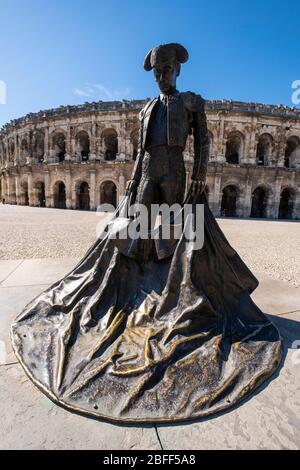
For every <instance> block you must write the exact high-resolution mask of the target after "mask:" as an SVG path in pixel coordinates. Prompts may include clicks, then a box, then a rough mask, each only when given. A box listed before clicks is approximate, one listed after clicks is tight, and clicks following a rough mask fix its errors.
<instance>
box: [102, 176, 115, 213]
mask: <svg viewBox="0 0 300 470" xmlns="http://www.w3.org/2000/svg"><path fill="white" fill-rule="evenodd" d="M100 204H111V205H112V206H114V207H115V208H116V206H117V185H116V184H115V183H114V182H113V181H111V180H105V181H102V183H101V184H100Z"/></svg>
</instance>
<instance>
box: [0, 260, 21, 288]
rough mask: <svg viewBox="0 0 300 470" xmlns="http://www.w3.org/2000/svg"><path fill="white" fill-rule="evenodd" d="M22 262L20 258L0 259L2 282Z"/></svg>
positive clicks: (0, 279)
mask: <svg viewBox="0 0 300 470" xmlns="http://www.w3.org/2000/svg"><path fill="white" fill-rule="evenodd" d="M21 263H22V260H20V259H13V260H0V284H1V283H2V282H3V281H4V280H5V279H6V278H7V277H8V276H9V275H10V274H11V273H12V272H13V271H14V270H15V269H16V268H17V267H18V266H19V265H20V264H21Z"/></svg>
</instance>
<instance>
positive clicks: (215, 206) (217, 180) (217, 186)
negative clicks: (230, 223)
mask: <svg viewBox="0 0 300 470" xmlns="http://www.w3.org/2000/svg"><path fill="white" fill-rule="evenodd" d="M221 178H222V175H221V173H216V174H215V177H214V186H213V193H212V195H211V198H210V201H211V202H210V208H211V211H212V213H213V214H214V216H215V217H219V216H220V210H221V207H220V200H221V194H220V191H221Z"/></svg>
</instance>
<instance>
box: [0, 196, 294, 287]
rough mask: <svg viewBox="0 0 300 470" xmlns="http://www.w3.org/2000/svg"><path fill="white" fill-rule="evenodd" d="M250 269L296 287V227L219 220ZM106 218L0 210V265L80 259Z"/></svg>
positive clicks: (30, 209)
mask: <svg viewBox="0 0 300 470" xmlns="http://www.w3.org/2000/svg"><path fill="white" fill-rule="evenodd" d="M218 223H219V224H220V226H221V228H222V230H223V231H224V233H225V235H226V236H227V238H228V239H229V241H230V243H231V244H232V246H233V247H234V248H235V249H236V250H237V251H238V253H239V254H240V255H241V257H242V258H243V259H244V261H245V262H246V263H247V264H248V266H249V267H250V269H253V270H255V271H260V272H264V273H265V274H267V275H268V276H270V277H272V278H273V279H280V280H284V281H287V282H288V283H290V284H291V285H292V286H296V287H300V222H296V221H295V222H294V221H286V222H284V221H271V220H268V221H267V220H248V219H218ZM103 225H104V217H103V215H102V216H101V215H100V214H96V213H95V212H85V211H73V210H60V209H46V208H36V207H23V206H10V205H2V204H0V259H3V260H5V259H6V260H8V259H24V258H65V257H74V258H77V257H81V256H83V255H84V254H85V252H86V250H87V249H88V248H89V246H90V245H91V244H92V243H93V241H94V240H95V238H96V229H97V226H98V230H99V227H101V226H103Z"/></svg>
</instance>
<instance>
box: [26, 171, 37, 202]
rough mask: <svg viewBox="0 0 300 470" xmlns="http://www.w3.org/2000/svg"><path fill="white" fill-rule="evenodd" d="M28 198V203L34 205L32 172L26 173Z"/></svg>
mask: <svg viewBox="0 0 300 470" xmlns="http://www.w3.org/2000/svg"><path fill="white" fill-rule="evenodd" d="M28 199H29V205H30V206H34V205H35V198H34V191H33V181H32V173H28Z"/></svg>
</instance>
